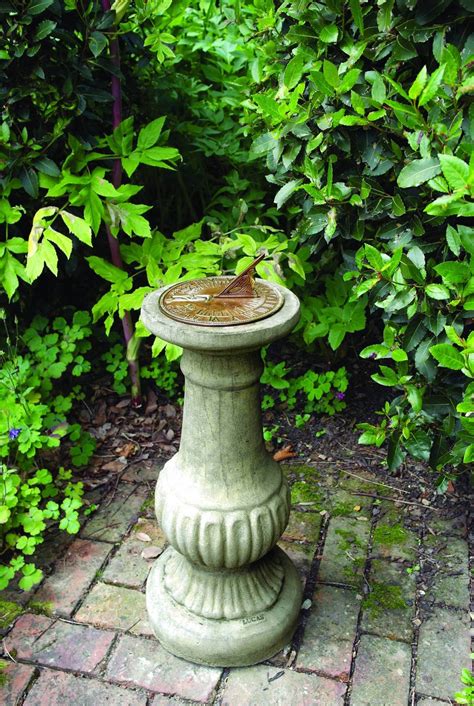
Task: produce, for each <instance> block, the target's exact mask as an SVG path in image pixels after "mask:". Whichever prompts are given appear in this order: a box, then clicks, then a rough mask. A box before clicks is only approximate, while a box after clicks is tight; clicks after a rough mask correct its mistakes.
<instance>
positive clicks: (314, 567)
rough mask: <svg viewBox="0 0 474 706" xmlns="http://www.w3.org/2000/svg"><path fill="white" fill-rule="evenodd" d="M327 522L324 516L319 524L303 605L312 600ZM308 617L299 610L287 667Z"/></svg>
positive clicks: (291, 660) (307, 614)
mask: <svg viewBox="0 0 474 706" xmlns="http://www.w3.org/2000/svg"><path fill="white" fill-rule="evenodd" d="M329 522H330V516H329V515H324V517H323V521H322V522H321V527H320V529H319V536H318V541H317V543H316V549H315V550H314V555H313V559H312V561H311V566H310V569H309V572H308V576H307V578H306V582H305V587H304V590H303V599H302V603H304V601H305V600H307V599H309V600H312V598H313V594H314V591H315V588H316V581H317V578H318V571H319V565H320V563H321V557H322V554H323V551H324V544H325V542H326V537H327V533H328V528H329ZM309 615H310V611H309V610H302V609H301V610H300V615H299V618H298V625H297V627H296V630H295V633H294V635H293V639H292V640H291V643H290V651H289V656H290V658H291V659H290V660H289V663H288V665H287V666H289V667H291V666H292V665H294V664H295V662H296V659H297V656H298V652H299V649H300V647H301V643H302V641H303V637H304V631H305V628H306V623H307V622H308V620H309Z"/></svg>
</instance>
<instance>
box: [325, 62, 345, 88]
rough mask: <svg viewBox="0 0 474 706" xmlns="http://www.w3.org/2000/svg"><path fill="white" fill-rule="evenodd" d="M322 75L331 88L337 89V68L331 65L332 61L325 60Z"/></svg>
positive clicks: (338, 82) (338, 79)
mask: <svg viewBox="0 0 474 706" xmlns="http://www.w3.org/2000/svg"><path fill="white" fill-rule="evenodd" d="M323 75H324V78H325V79H326V81H327V82H328V84H329V85H330V86H331V87H332V88H337V87H338V86H339V84H340V82H341V80H340V78H339V74H338V71H337V66H336V65H335V64H333V63H332V61H328V60H327V59H325V60H324V62H323Z"/></svg>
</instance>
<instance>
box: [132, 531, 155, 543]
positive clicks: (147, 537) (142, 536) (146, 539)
mask: <svg viewBox="0 0 474 706" xmlns="http://www.w3.org/2000/svg"><path fill="white" fill-rule="evenodd" d="M135 537H136V538H137V539H139V540H140V542H151V537H150V535H149V534H147V533H146V532H137V533H136V535H135Z"/></svg>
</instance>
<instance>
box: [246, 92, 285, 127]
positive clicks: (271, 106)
mask: <svg viewBox="0 0 474 706" xmlns="http://www.w3.org/2000/svg"><path fill="white" fill-rule="evenodd" d="M253 100H254V102H255V103H256V104H257V105H258V107H259V108H260V110H261V111H262V112H263V113H264V115H268V116H269V117H270V118H273V119H275V120H278V121H280V120H281V117H282V116H281V113H280V107H279V105H278V103H277V102H276V100H275V99H274V98H270V96H267V95H264V94H261V95H257V96H254V99H253Z"/></svg>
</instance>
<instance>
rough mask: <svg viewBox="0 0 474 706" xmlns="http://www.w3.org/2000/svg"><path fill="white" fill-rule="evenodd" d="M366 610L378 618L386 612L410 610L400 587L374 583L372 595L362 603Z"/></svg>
mask: <svg viewBox="0 0 474 706" xmlns="http://www.w3.org/2000/svg"><path fill="white" fill-rule="evenodd" d="M362 607H363V608H364V610H368V611H369V613H370V614H371V615H372V616H373V617H374V618H376V617H377V616H378V615H380V613H381V612H382V611H384V610H398V609H400V608H405V609H406V608H408V605H407V603H406V601H405V599H404V597H403V593H402V589H401V587H400V586H395V585H393V584H388V583H373V584H372V585H371V586H370V593H369V594H368V595H367V596H366V597H365V598H364V600H363V601H362Z"/></svg>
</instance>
